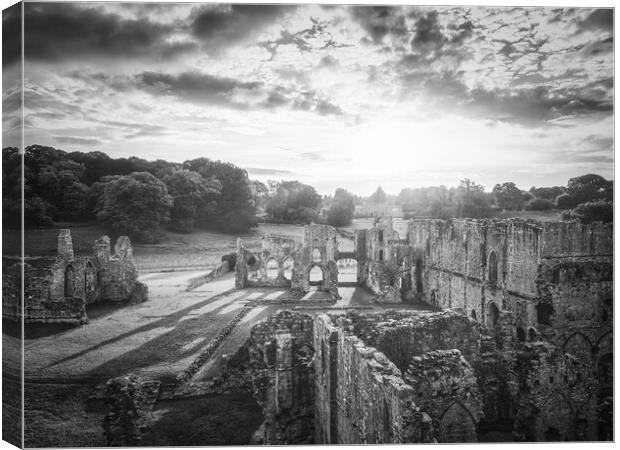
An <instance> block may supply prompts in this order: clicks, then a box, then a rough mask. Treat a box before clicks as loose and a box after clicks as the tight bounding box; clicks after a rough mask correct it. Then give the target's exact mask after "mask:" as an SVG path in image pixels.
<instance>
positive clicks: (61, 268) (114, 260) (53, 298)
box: [3, 230, 148, 324]
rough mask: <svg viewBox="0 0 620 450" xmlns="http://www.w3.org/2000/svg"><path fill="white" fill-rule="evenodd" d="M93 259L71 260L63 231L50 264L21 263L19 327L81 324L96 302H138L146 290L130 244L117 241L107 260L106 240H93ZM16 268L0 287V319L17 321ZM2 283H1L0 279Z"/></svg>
mask: <svg viewBox="0 0 620 450" xmlns="http://www.w3.org/2000/svg"><path fill="white" fill-rule="evenodd" d="M93 253H94V255H93V256H75V255H74V253H73V244H72V240H71V233H70V232H69V230H61V231H60V233H59V235H58V254H57V256H56V257H55V258H42V257H27V258H25V259H24V321H25V322H27V323H28V322H42V323H77V324H80V323H86V322H87V321H88V317H87V315H86V306H87V305H88V304H90V303H94V302H98V301H130V302H136V303H137V302H141V301H145V300H146V299H147V294H148V292H147V288H146V286H145V285H144V284H142V283H140V282H138V281H137V277H138V273H137V270H136V266H135V263H134V260H133V255H132V251H131V244H130V243H129V239H128V238H127V237H120V238H119V239H118V241H117V244H116V251H115V254H114V255H112V256H110V246H109V239H108V238H107V237H105V236H104V237H103V238H101V239H99V240H97V242H96V244H95V248H94V252H93ZM19 276H20V274H19V265H15V267H9V268H8V270H7V276H6V279H4V280H3V286H4V287H6V290H7V295H6V296H3V317H6V318H10V319H13V320H19V318H20V317H21V316H20V311H19V309H20V308H19V307H17V308H16V304H19V302H20V301H21V295H20V294H21V292H20V291H19ZM3 278H5V277H3Z"/></svg>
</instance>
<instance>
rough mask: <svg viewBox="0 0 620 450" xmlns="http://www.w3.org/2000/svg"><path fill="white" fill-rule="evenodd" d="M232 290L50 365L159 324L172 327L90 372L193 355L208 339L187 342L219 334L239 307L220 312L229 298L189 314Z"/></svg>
mask: <svg viewBox="0 0 620 450" xmlns="http://www.w3.org/2000/svg"><path fill="white" fill-rule="evenodd" d="M231 292H232V290H229V291H226V292H223V293H222V294H219V295H217V296H214V297H212V298H209V299H207V300H205V301H202V302H198V303H195V304H193V305H191V306H189V307H187V308H184V309H182V310H179V311H177V312H175V313H173V314H170V315H169V316H166V317H163V318H161V319H159V320H156V321H154V322H152V323H149V324H147V325H144V326H142V327H138V328H136V329H134V330H131V331H129V332H126V333H122V334H119V335H117V336H115V337H113V338H110V339H107V340H105V341H102V342H99V343H98V344H96V345H93V346H91V347H89V348H86V349H84V350H81V351H79V352H76V353H74V354H72V355H69V356H67V357H65V358H62V359H60V360H58V361H55V362H54V363H52V364H50V365H49V366H47V367H53V366H55V365H58V364H62V363H66V362H68V361H71V360H74V359H77V358H79V357H81V356H84V355H86V354H87V353H90V352H93V351H97V350H99V349H103V348H104V347H105V346H107V345H110V344H114V343H116V342H118V341H121V340H123V339H126V338H128V337H131V336H133V335H135V334H138V333H144V332H148V331H155V330H157V329H158V328H161V329H166V328H171V327H172V328H173V329H172V330H170V331H167V332H165V333H163V334H161V335H160V336H157V337H155V338H153V339H151V340H149V341H147V342H145V343H144V344H142V345H140V346H136V347H134V348H132V349H130V350H128V351H127V352H125V353H123V354H122V355H120V356H118V357H116V358H114V359H112V360H110V361H107V362H106V363H104V364H102V365H100V366H98V367H96V368H94V369H93V370H91V371H89V373H88V374H89V375H97V376H115V375H120V374H122V373H124V372H126V371H128V370H132V369H138V368H142V367H148V366H151V365H154V364H157V363H162V362H168V363H174V362H177V361H179V360H181V359H183V358H185V357H188V356H191V355H192V354H194V353H196V352H197V351H199V350H200V349H201V348H202V347H203V346H204V345H205V343H206V342H205V341H203V340H201V341H200V342H197V343H196V344H195V345H192V346H190V347H189V348H187V347H186V345H187V343H188V342H192V341H193V340H196V339H197V338H201V337H204V338H206V341H208V340H209V339H211V338H212V337H214V336H215V335H217V333H219V331H220V330H221V329H222V328H223V327H224V326H225V325H226V324H227V323H228V320H230V318H229V317H228V316H230V317H232V316H233V315H234V314H235V312H236V310H233V311H231V312H230V313H229V314H228V315H226V316H220V315H218V314H217V311H218V310H220V309H222V308H225V307H228V306H229V305H230V303H229V302H226V303H224V304H222V305H220V306H218V307H217V308H215V309H214V310H211V311H208V312H205V313H204V314H201V315H198V316H195V317H191V318H187V317H186V316H187V315H188V314H190V313H191V312H192V311H193V310H197V309H200V308H201V307H203V306H206V305H208V304H209V303H212V302H215V301H217V300H220V299H222V298H223V297H226V296H227V295H230V294H231ZM231 301H234V300H231ZM86 326H88V325H86Z"/></svg>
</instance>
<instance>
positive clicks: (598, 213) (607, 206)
mask: <svg viewBox="0 0 620 450" xmlns="http://www.w3.org/2000/svg"><path fill="white" fill-rule="evenodd" d="M563 218H564V219H565V220H570V219H577V220H579V221H580V222H582V223H592V222H613V220H614V206H613V203H612V202H606V201H604V200H598V201H596V202H586V203H580V204H579V205H577V207H576V208H575V209H573V210H572V211H570V212H568V213H565V214H564V217H563Z"/></svg>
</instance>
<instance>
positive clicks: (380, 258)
mask: <svg viewBox="0 0 620 450" xmlns="http://www.w3.org/2000/svg"><path fill="white" fill-rule="evenodd" d="M379 261H383V250H379Z"/></svg>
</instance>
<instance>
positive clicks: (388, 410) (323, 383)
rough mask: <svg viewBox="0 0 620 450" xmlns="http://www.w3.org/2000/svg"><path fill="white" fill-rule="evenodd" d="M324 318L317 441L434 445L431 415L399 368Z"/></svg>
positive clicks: (319, 338) (318, 339)
mask: <svg viewBox="0 0 620 450" xmlns="http://www.w3.org/2000/svg"><path fill="white" fill-rule="evenodd" d="M347 329H352V326H351V325H348V324H347V320H346V319H341V320H340V322H339V325H338V327H336V326H334V325H333V323H332V319H330V318H329V317H328V316H326V315H322V316H318V317H317V324H316V333H315V348H316V349H317V355H316V358H315V373H316V392H317V393H316V409H315V411H316V420H315V423H316V433H315V437H316V441H317V443H322V444H329V443H331V444H379V443H406V442H432V440H433V438H434V432H433V429H432V423H431V421H430V420H429V418H428V416H427V415H425V414H424V413H423V412H421V411H420V410H419V409H418V408H416V406H415V403H414V398H413V390H412V388H411V387H410V386H408V385H407V384H406V383H405V382H404V381H403V379H402V376H401V373H400V371H399V370H398V368H397V367H396V366H395V365H394V364H393V363H392V362H390V361H389V360H388V359H387V357H386V356H385V355H383V354H382V353H381V352H379V351H378V350H377V349H375V348H373V347H370V346H367V345H365V344H364V343H363V342H362V341H361V339H359V338H358V337H357V336H355V335H354V334H352V333H351V332H350V331H347Z"/></svg>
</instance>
